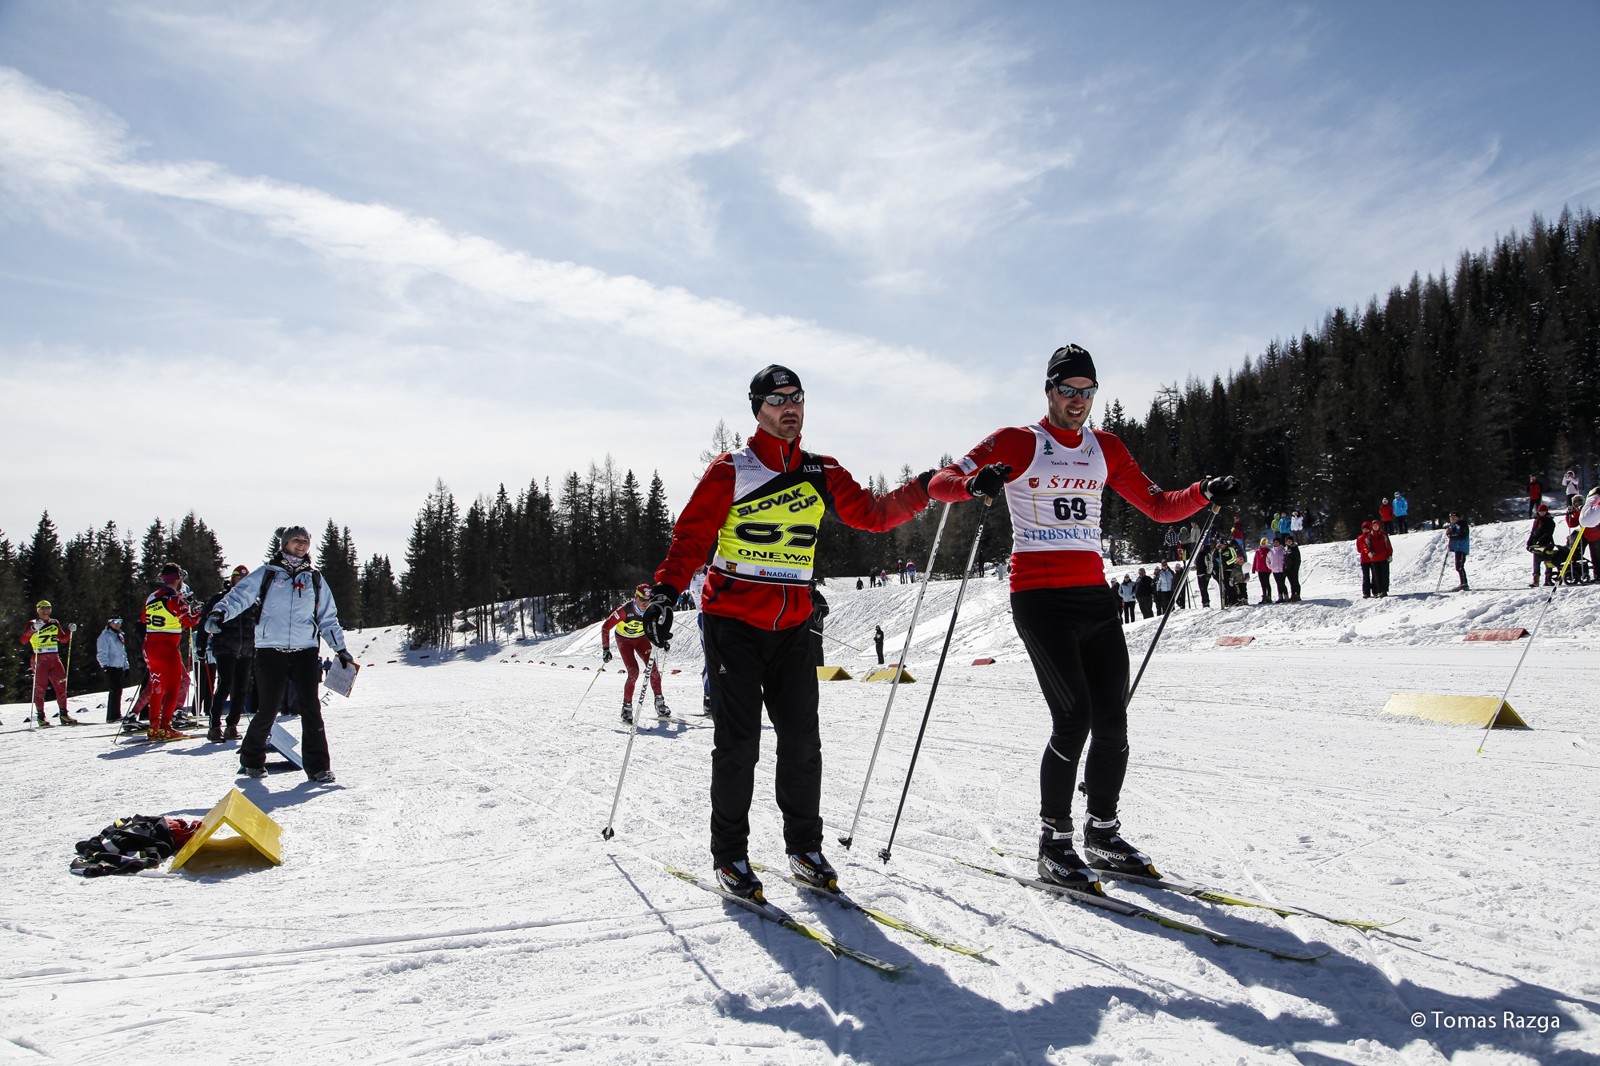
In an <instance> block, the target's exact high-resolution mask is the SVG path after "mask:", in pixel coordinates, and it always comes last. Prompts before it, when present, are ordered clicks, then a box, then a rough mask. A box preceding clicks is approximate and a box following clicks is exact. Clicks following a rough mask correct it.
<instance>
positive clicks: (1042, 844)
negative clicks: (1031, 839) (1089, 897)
mask: <svg viewBox="0 0 1600 1066" xmlns="http://www.w3.org/2000/svg"><path fill="white" fill-rule="evenodd" d="M1055 821H1056V820H1054V819H1045V821H1044V825H1043V827H1042V828H1041V829H1040V831H1039V879H1040V880H1041V881H1049V882H1050V883H1051V884H1052V885H1060V886H1061V887H1062V888H1075V889H1077V890H1078V891H1080V892H1095V893H1104V891H1105V890H1104V889H1103V888H1101V887H1100V875H1099V874H1097V873H1095V872H1094V871H1093V870H1092V869H1090V868H1089V866H1088V864H1086V863H1085V862H1084V861H1083V859H1081V858H1079V856H1078V853H1077V851H1076V850H1074V849H1073V847H1072V823H1071V822H1070V821H1066V822H1065V825H1064V826H1063V825H1057V824H1055ZM1063 830H1064V831H1063Z"/></svg>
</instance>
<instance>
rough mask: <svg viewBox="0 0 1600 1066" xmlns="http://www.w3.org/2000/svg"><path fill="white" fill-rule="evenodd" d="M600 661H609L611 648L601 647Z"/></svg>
mask: <svg viewBox="0 0 1600 1066" xmlns="http://www.w3.org/2000/svg"><path fill="white" fill-rule="evenodd" d="M600 661H601V662H603V663H608V662H610V661H611V649H610V648H601V649H600Z"/></svg>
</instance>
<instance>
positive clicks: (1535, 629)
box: [1474, 537, 1583, 755]
mask: <svg viewBox="0 0 1600 1066" xmlns="http://www.w3.org/2000/svg"><path fill="white" fill-rule="evenodd" d="M1582 543H1583V538H1582V537H1577V538H1575V539H1574V540H1573V542H1572V547H1571V548H1570V549H1569V550H1568V551H1567V561H1566V562H1564V563H1562V564H1561V577H1560V578H1559V579H1558V580H1557V581H1556V583H1555V584H1554V585H1551V586H1550V595H1548V596H1546V597H1545V598H1544V606H1543V607H1542V608H1540V610H1539V617H1538V619H1536V620H1535V621H1534V623H1533V628H1532V629H1530V630H1529V631H1528V643H1526V644H1524V645H1523V646H1522V654H1521V655H1520V656H1518V657H1517V667H1516V669H1515V670H1512V671H1511V680H1510V681H1507V682H1506V690H1505V691H1504V692H1502V693H1501V694H1500V703H1499V704H1498V705H1497V706H1496V707H1495V709H1494V713H1493V714H1491V715H1490V716H1489V721H1488V722H1487V723H1486V724H1485V725H1484V727H1483V736H1482V737H1481V738H1479V740H1478V750H1477V751H1476V752H1475V753H1474V754H1477V755H1482V754H1483V746H1484V745H1485V744H1487V743H1489V730H1491V729H1493V728H1494V723H1495V721H1496V720H1497V719H1498V718H1499V717H1500V712H1501V711H1503V710H1505V709H1506V700H1507V699H1509V698H1510V696H1511V686H1512V685H1515V684H1516V683H1517V675H1518V674H1519V673H1521V672H1522V664H1523V662H1524V661H1525V660H1526V659H1527V658H1528V649H1529V648H1531V647H1533V641H1534V638H1535V637H1537V636H1538V635H1539V627H1540V626H1542V625H1543V624H1544V616H1545V614H1546V612H1548V611H1549V610H1550V604H1551V603H1552V602H1554V601H1555V598H1556V590H1557V589H1559V588H1560V587H1561V586H1562V585H1564V584H1565V583H1566V577H1567V567H1569V566H1571V565H1572V557H1573V556H1574V555H1576V554H1578V545H1580V544H1582Z"/></svg>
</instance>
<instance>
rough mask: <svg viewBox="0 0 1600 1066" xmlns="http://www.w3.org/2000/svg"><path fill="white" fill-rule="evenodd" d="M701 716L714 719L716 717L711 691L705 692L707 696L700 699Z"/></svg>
mask: <svg viewBox="0 0 1600 1066" xmlns="http://www.w3.org/2000/svg"><path fill="white" fill-rule="evenodd" d="M700 717H702V718H713V719H714V718H716V715H714V714H712V713H711V693H709V692H707V693H706V694H705V698H704V699H702V700H701V701H700Z"/></svg>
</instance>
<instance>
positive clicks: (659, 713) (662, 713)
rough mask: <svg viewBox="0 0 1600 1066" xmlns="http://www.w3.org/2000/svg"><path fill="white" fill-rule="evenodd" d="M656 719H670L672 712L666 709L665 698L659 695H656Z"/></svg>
mask: <svg viewBox="0 0 1600 1066" xmlns="http://www.w3.org/2000/svg"><path fill="white" fill-rule="evenodd" d="M656 717H657V718H671V717H672V711H671V709H669V708H668V707H667V698H666V697H665V696H663V695H661V693H659V692H658V693H656Z"/></svg>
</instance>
